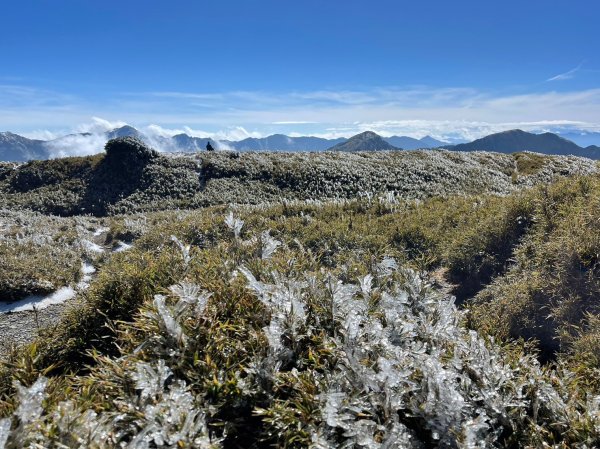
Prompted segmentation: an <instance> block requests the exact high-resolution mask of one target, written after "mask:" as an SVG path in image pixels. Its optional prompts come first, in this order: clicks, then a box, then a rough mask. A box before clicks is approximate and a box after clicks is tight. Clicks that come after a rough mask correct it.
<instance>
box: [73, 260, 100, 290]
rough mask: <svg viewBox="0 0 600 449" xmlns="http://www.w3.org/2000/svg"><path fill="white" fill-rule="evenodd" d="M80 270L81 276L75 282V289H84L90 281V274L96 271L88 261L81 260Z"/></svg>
mask: <svg viewBox="0 0 600 449" xmlns="http://www.w3.org/2000/svg"><path fill="white" fill-rule="evenodd" d="M81 272H82V273H83V277H82V278H81V280H80V281H79V283H78V284H77V290H85V289H87V288H88V287H89V286H90V282H92V274H94V273H95V272H96V269H95V268H94V266H93V265H92V264H90V263H88V262H82V264H81Z"/></svg>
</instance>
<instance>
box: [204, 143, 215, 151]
mask: <svg viewBox="0 0 600 449" xmlns="http://www.w3.org/2000/svg"><path fill="white" fill-rule="evenodd" d="M206 151H215V149H214V148H213V146H212V145H211V144H210V142H206Z"/></svg>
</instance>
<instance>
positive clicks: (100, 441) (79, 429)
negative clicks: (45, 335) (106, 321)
mask: <svg viewBox="0 0 600 449" xmlns="http://www.w3.org/2000/svg"><path fill="white" fill-rule="evenodd" d="M130 375H131V377H132V379H133V380H134V382H135V387H136V393H135V394H134V395H127V396H126V397H124V398H122V400H120V401H119V409H120V411H119V412H118V413H117V412H104V413H101V414H98V413H96V412H94V411H92V410H81V409H78V408H77V406H76V405H75V404H74V403H73V402H72V401H63V402H60V403H59V404H58V405H57V407H56V408H55V410H54V411H53V412H52V413H49V414H46V415H44V414H43V409H42V407H41V401H40V399H39V398H40V397H41V396H43V393H44V388H45V385H46V383H47V380H46V379H45V378H40V379H39V380H38V381H37V382H36V383H35V384H34V385H33V386H32V387H30V388H28V389H27V388H25V387H21V390H19V393H18V396H19V400H20V405H19V409H18V410H17V412H16V413H15V416H16V417H18V418H21V417H22V416H27V417H28V419H32V420H34V421H30V422H28V423H27V425H25V423H24V422H21V423H20V424H19V426H18V427H17V428H15V429H14V430H12V431H10V420H9V419H4V420H2V421H0V448H2V449H3V448H4V447H8V448H21V447H31V448H44V447H65V448H66V447H69V448H78V449H85V448H97V449H105V448H106V449H108V448H115V447H117V448H128V449H150V448H173V449H175V448H180V447H195V448H202V449H216V448H218V447H220V440H218V439H213V438H211V436H210V435H209V431H208V428H207V425H206V421H205V413H204V411H203V408H202V407H200V406H199V404H197V403H196V401H195V400H194V397H193V395H192V394H191V393H190V391H189V390H188V388H187V386H186V384H185V382H183V381H181V380H176V379H173V374H172V371H171V370H170V368H169V367H167V366H166V364H165V362H164V361H163V360H158V362H157V363H156V364H150V363H144V362H138V363H137V364H136V365H135V370H134V371H133V372H132V373H131V374H130ZM24 410H26V412H24ZM23 413H25V415H23Z"/></svg>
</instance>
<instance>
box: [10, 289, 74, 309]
mask: <svg viewBox="0 0 600 449" xmlns="http://www.w3.org/2000/svg"><path fill="white" fill-rule="evenodd" d="M75 295H76V292H75V289H74V288H73V287H63V288H59V289H58V290H56V291H55V292H54V293H50V294H49V295H46V296H43V295H31V296H28V297H27V298H23V299H21V300H20V301H15V302H11V303H8V304H6V303H4V304H2V303H0V313H9V312H27V311H32V310H34V309H35V310H40V309H45V308H46V307H48V306H51V305H53V304H62V303H63V302H65V301H68V300H69V299H73V298H74V297H75Z"/></svg>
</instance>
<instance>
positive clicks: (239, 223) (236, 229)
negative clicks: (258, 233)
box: [225, 211, 244, 239]
mask: <svg viewBox="0 0 600 449" xmlns="http://www.w3.org/2000/svg"><path fill="white" fill-rule="evenodd" d="M225 224H226V225H227V227H228V228H229V229H230V230H231V231H232V232H233V235H234V236H235V238H236V239H239V238H240V233H241V232H242V227H243V226H244V220H241V219H239V218H236V217H234V215H233V211H231V212H229V215H227V216H226V217H225Z"/></svg>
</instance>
